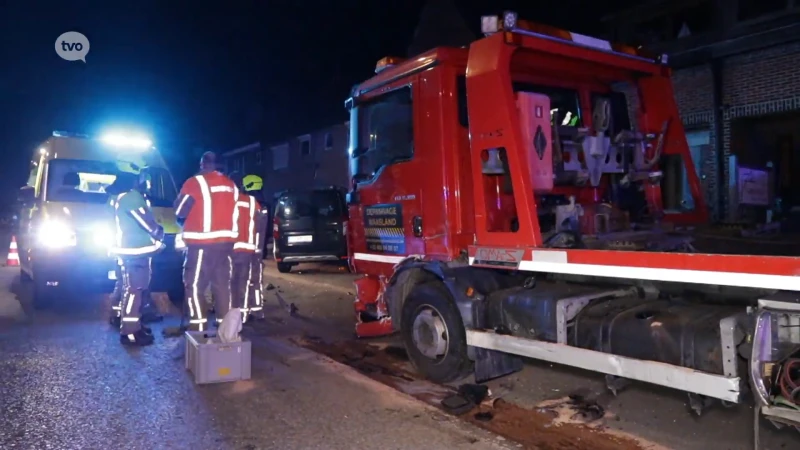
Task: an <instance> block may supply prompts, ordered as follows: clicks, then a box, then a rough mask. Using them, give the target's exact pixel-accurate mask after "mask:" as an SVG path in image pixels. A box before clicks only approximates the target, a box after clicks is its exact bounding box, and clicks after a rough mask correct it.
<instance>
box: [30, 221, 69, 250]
mask: <svg viewBox="0 0 800 450" xmlns="http://www.w3.org/2000/svg"><path fill="white" fill-rule="evenodd" d="M37 237H38V240H39V244H41V245H42V246H44V247H47V248H65V247H74V246H75V244H76V243H77V240H76V236H75V230H74V229H73V228H72V227H71V226H69V224H67V223H65V222H62V221H60V220H50V219H48V220H45V221H44V222H42V224H41V226H40V227H39V233H38V236H37Z"/></svg>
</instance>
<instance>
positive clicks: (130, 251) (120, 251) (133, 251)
mask: <svg viewBox="0 0 800 450" xmlns="http://www.w3.org/2000/svg"><path fill="white" fill-rule="evenodd" d="M159 247H160V243H158V242H157V243H154V244H153V245H148V246H146V247H135V248H127V247H112V248H111V250H110V252H111V253H113V254H115V255H144V254H147V253H153V252H155V251H157V250H158V248H159Z"/></svg>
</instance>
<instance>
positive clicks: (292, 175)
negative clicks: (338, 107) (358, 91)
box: [223, 124, 350, 203]
mask: <svg viewBox="0 0 800 450" xmlns="http://www.w3.org/2000/svg"><path fill="white" fill-rule="evenodd" d="M349 140H350V130H349V125H347V124H338V125H332V126H330V127H326V128H321V129H319V130H316V131H314V132H312V133H309V134H306V135H302V136H296V137H292V138H290V139H287V140H285V141H281V142H275V143H272V144H269V145H264V144H261V143H253V144H250V145H246V146H243V147H240V148H237V149H234V150H230V151H228V152H226V153H224V154H223V159H224V162H225V170H226V171H227V172H228V173H230V172H232V171H239V172H242V173H243V174H250V173H252V174H256V175H259V176H260V177H261V178H263V179H264V190H263V193H264V196H265V198H267V199H269V200H270V203H271V201H272V197H273V196H274V194H275V193H277V192H280V191H283V190H286V189H302V188H308V187H321V186H337V187H342V188H345V187H347V186H348V180H349V176H348V163H349V160H348V153H347V151H348V150H347V149H348V147H349V144H350V142H349ZM281 153H285V154H281ZM284 163H285V165H284Z"/></svg>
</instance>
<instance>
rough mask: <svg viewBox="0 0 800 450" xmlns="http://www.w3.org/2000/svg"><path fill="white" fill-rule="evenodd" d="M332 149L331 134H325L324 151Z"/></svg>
mask: <svg viewBox="0 0 800 450" xmlns="http://www.w3.org/2000/svg"><path fill="white" fill-rule="evenodd" d="M332 148H333V133H325V150H330V149H332Z"/></svg>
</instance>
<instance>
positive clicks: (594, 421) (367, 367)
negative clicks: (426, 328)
mask: <svg viewBox="0 0 800 450" xmlns="http://www.w3.org/2000/svg"><path fill="white" fill-rule="evenodd" d="M295 343H296V344H298V345H300V346H302V347H305V348H308V349H310V350H313V351H315V352H318V353H321V354H323V355H326V356H328V357H329V358H331V359H333V360H334V361H337V362H340V363H343V364H346V365H349V366H351V367H353V368H354V369H356V370H358V371H359V372H361V373H363V374H365V375H367V376H368V377H370V378H372V379H374V380H377V381H380V382H381V383H384V384H386V385H389V386H391V387H393V388H395V389H397V390H399V391H401V392H405V393H406V394H409V395H411V396H413V397H416V398H418V399H419V400H422V401H424V402H426V403H428V404H431V405H434V406H436V407H438V408H440V409H443V410H446V409H445V408H444V407H443V406H442V400H444V399H445V398H447V397H449V396H452V395H453V394H456V393H457V390H456V389H454V388H453V387H449V386H441V385H437V384H434V383H431V382H429V381H426V380H424V379H422V378H421V377H420V376H419V375H418V374H416V373H415V371H414V370H413V368H412V367H411V364H410V363H409V361H408V358H407V356H406V355H405V352H404V351H403V349H400V348H397V347H391V346H386V345H381V344H377V345H376V344H370V343H367V342H363V341H355V340H349V341H340V342H336V343H328V342H325V341H323V340H322V339H320V338H318V337H314V336H305V337H304V338H302V339H296V340H295ZM459 417H460V418H461V419H463V420H465V421H467V422H470V423H472V424H473V425H475V426H478V427H480V428H483V429H485V430H488V431H491V432H493V433H496V434H498V435H500V436H503V437H505V438H506V439H509V440H512V441H515V442H517V443H519V444H521V445H522V446H523V448H526V449H536V450H642V449H648V450H654V449H658V448H660V447H658V446H656V445H655V444H652V443H649V442H644V441H641V440H638V439H636V438H634V437H632V436H629V435H624V434H623V433H621V432H618V431H613V430H610V429H608V428H606V427H605V425H604V420H606V419H609V418H610V417H608V415H607V414H606V413H605V411H604V410H603V409H602V408H601V407H599V406H597V405H596V403H594V402H592V401H591V400H587V399H584V398H582V397H581V396H578V395H576V396H571V397H567V398H564V399H557V400H554V401H550V402H545V403H543V404H541V405H539V407H537V408H536V409H527V408H523V407H520V406H517V405H514V404H512V403H509V402H506V401H504V400H503V399H502V398H496V397H495V398H492V396H491V394H490V396H489V398H488V399H487V400H484V401H482V402H481V403H480V404H479V405H478V406H475V407H473V408H472V409H471V410H469V411H468V412H464V413H461V414H459Z"/></svg>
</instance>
